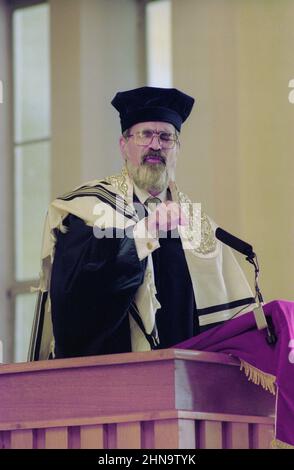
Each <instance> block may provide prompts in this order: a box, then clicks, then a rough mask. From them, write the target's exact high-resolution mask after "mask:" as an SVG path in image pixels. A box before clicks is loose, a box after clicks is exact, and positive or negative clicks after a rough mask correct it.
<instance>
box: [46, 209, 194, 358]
mask: <svg viewBox="0 0 294 470" xmlns="http://www.w3.org/2000/svg"><path fill="white" fill-rule="evenodd" d="M64 225H65V226H66V227H67V228H68V230H67V232H66V233H62V232H60V231H59V230H56V231H55V235H56V238H57V241H56V247H55V256H54V261H53V266H52V275H51V284H50V296H51V310H52V322H53V332H54V337H55V356H56V357H57V358H61V357H75V356H87V355H96V354H113V353H122V352H129V351H131V338H130V327H129V316H128V310H129V306H130V303H131V302H132V300H134V297H135V294H136V291H137V289H138V287H139V286H140V285H141V284H142V283H143V279H144V273H145V269H146V265H147V259H144V260H142V261H140V260H139V258H138V255H137V250H136V246H135V242H134V240H133V239H132V238H128V237H124V238H106V237H105V238H102V239H97V238H95V237H94V235H93V228H92V227H89V226H87V225H86V224H85V222H84V221H83V220H81V219H79V218H78V217H76V216H74V215H71V214H70V215H68V216H67V218H66V219H65V220H64ZM170 235H171V233H170V232H169V233H168V237H167V238H160V240H159V242H160V248H158V249H157V250H155V251H154V252H153V253H152V257H153V264H154V276H155V284H156V288H157V298H158V300H159V302H160V304H161V308H160V309H159V310H158V311H157V313H156V324H157V328H158V335H159V339H160V346H159V347H160V348H167V347H170V346H172V345H174V344H176V343H179V342H181V341H183V340H185V339H187V338H190V337H191V336H193V335H195V334H197V333H198V332H199V323H198V317H197V309H196V305H195V299H194V293H193V287H192V282H191V278H190V274H189V271H188V267H187V263H186V260H185V256H184V251H183V249H182V245H181V241H180V238H179V237H177V238H171V236H170Z"/></svg>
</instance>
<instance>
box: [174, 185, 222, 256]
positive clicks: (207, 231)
mask: <svg viewBox="0 0 294 470" xmlns="http://www.w3.org/2000/svg"><path fill="white" fill-rule="evenodd" d="M177 193H178V199H179V201H180V202H182V203H189V204H192V201H191V199H189V197H188V196H187V195H186V194H184V193H182V192H181V191H177ZM190 212H191V211H190ZM186 215H187V216H188V217H189V229H188V230H187V232H188V239H189V240H190V241H191V240H192V239H193V233H194V226H193V215H191V213H189V214H186ZM215 250H216V238H215V235H214V230H213V229H212V227H211V224H210V221H209V219H208V217H207V215H206V214H204V212H203V211H202V212H201V243H200V245H199V247H198V248H195V249H194V250H192V252H195V253H201V254H202V255H207V254H208V253H213V252H214V251H215Z"/></svg>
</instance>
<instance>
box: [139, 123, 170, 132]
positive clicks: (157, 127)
mask: <svg viewBox="0 0 294 470" xmlns="http://www.w3.org/2000/svg"><path fill="white" fill-rule="evenodd" d="M144 129H152V130H154V131H167V132H175V127H174V126H173V124H170V123H169V122H159V121H148V122H138V123H137V124H134V125H133V126H132V131H133V132H135V131H142V130H144Z"/></svg>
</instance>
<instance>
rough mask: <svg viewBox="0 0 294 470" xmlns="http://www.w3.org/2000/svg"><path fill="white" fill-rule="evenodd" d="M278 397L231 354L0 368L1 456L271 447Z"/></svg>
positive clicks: (172, 352)
mask: <svg viewBox="0 0 294 470" xmlns="http://www.w3.org/2000/svg"><path fill="white" fill-rule="evenodd" d="M274 405H275V397H274V396H273V395H271V394H270V393H268V392H265V391H264V390H263V389H262V388H261V387H259V386H256V385H254V384H253V383H251V382H249V381H248V380H247V378H246V376H245V374H244V373H243V372H240V370H239V362H238V361H237V360H236V359H234V358H232V357H230V356H228V355H225V354H216V353H208V352H200V351H199V352H198V351H188V350H179V349H164V350H160V351H152V352H142V353H126V354H115V355H108V356H92V357H85V358H74V359H59V360H51V361H40V362H33V363H21V364H8V365H1V366H0V447H1V448H4V449H5V448H18V449H20V448H47V449H48V448H50V449H52V448H70V449H72V448H82V449H86V448H95V449H127V448H134V449H163V448H166V449H170V448H172V449H187V448H188V449H195V448H246V449H248V448H268V447H270V441H271V440H272V439H273V429H274Z"/></svg>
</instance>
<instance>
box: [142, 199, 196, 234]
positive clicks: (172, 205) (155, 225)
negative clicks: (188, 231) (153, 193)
mask: <svg viewBox="0 0 294 470" xmlns="http://www.w3.org/2000/svg"><path fill="white" fill-rule="evenodd" d="M145 225H146V228H147V230H148V232H149V233H150V234H151V235H152V236H154V238H155V237H157V236H158V235H157V234H158V232H159V231H163V232H167V231H169V230H173V229H175V228H177V227H178V225H188V219H187V217H186V216H185V214H184V211H183V209H182V208H181V206H180V204H178V203H176V202H173V201H165V202H162V203H161V204H159V205H157V206H156V209H155V210H154V211H153V212H152V213H151V214H150V215H149V216H148V217H146V218H145Z"/></svg>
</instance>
